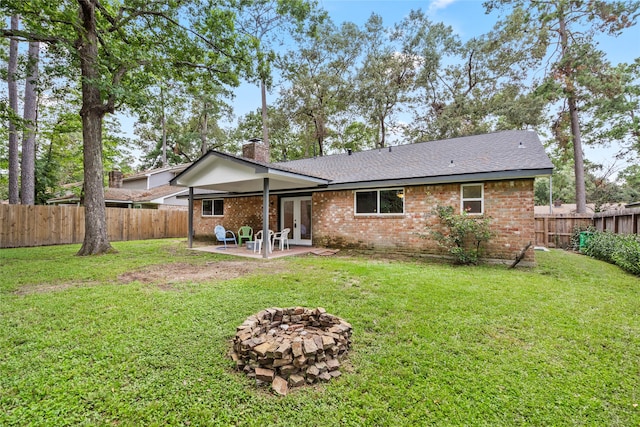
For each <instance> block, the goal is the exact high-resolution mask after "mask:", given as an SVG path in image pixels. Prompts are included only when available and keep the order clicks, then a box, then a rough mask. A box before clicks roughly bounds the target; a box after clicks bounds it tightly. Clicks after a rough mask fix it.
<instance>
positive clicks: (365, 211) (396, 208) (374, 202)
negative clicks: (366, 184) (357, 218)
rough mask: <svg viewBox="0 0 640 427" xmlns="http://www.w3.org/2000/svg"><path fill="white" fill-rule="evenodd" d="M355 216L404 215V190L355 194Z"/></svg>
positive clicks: (371, 191)
mask: <svg viewBox="0 0 640 427" xmlns="http://www.w3.org/2000/svg"><path fill="white" fill-rule="evenodd" d="M355 212H356V215H398V214H403V213H404V189H403V188H389V189H384V190H365V191H356V192H355Z"/></svg>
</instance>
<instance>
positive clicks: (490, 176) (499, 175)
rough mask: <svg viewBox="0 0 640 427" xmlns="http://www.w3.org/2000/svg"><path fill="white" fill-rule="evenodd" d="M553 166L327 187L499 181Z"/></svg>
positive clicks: (531, 175) (539, 173)
mask: <svg viewBox="0 0 640 427" xmlns="http://www.w3.org/2000/svg"><path fill="white" fill-rule="evenodd" d="M552 172H553V168H543V169H525V170H511V171H493V172H476V173H466V174H458V175H439V176H425V177H418V178H399V179H387V180H378V181H357V182H341V183H333V184H329V185H328V187H327V189H329V190H340V189H354V188H371V187H387V186H402V185H423V184H430V185H433V184H453V183H464V182H474V181H501V180H509V179H525V178H537V177H543V176H550V175H551V173H552Z"/></svg>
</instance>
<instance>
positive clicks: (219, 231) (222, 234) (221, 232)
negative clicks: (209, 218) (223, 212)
mask: <svg viewBox="0 0 640 427" xmlns="http://www.w3.org/2000/svg"><path fill="white" fill-rule="evenodd" d="M213 231H214V232H215V233H216V239H218V242H222V243H224V248H225V249H227V242H233V243H235V245H236V246H238V240H236V235H235V233H234V232H233V231H231V230H225V229H224V227H223V226H221V225H216V228H214V229H213ZM229 234H230V235H231V237H229V236H228V235H229Z"/></svg>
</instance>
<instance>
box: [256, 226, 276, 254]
mask: <svg viewBox="0 0 640 427" xmlns="http://www.w3.org/2000/svg"><path fill="white" fill-rule="evenodd" d="M254 237H255V244H254V245H253V252H258V253H260V251H261V250H262V241H263V240H264V239H263V238H262V230H260V231H258V232H257V233H256V235H255V236H254ZM272 237H273V231H271V230H269V237H268V238H267V244H268V245H269V246H267V248H268V249H269V252H273V247H272V246H271V238H272Z"/></svg>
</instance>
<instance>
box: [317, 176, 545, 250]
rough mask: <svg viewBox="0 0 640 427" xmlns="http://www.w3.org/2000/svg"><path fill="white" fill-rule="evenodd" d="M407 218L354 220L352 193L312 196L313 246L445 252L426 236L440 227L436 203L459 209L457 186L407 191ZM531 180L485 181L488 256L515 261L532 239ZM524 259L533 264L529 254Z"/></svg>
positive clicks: (327, 193) (532, 203)
mask: <svg viewBox="0 0 640 427" xmlns="http://www.w3.org/2000/svg"><path fill="white" fill-rule="evenodd" d="M404 191H405V214H404V215H390V216H383V217H382V216H375V215H371V216H361V215H359V216H355V215H354V192H353V191H351V190H349V191H328V192H318V193H315V194H314V195H313V243H314V245H317V246H329V247H333V246H335V247H344V248H366V249H373V248H375V249H381V250H394V251H409V252H426V253H432V254H444V253H445V251H444V250H443V249H442V248H440V247H439V246H438V245H437V243H436V242H435V241H434V240H433V239H432V238H431V237H430V234H429V233H430V231H432V230H438V229H440V223H439V220H438V219H437V217H436V216H435V215H433V213H432V211H433V209H434V208H435V207H436V206H437V205H446V206H453V207H454V209H455V211H456V212H459V210H460V184H443V185H428V186H427V185H424V186H415V187H405V189H404ZM533 200H534V199H533V180H532V179H523V180H511V181H496V182H486V183H485V185H484V203H485V208H484V209H485V215H487V216H490V217H491V218H492V220H491V230H492V231H494V233H495V237H493V238H492V239H491V240H490V241H489V242H488V243H487V244H486V245H485V247H486V253H485V256H486V257H487V258H497V259H513V258H515V255H516V254H517V253H518V252H519V251H520V250H521V249H522V248H524V247H525V246H526V245H527V243H528V242H529V241H534V240H535V224H534V217H533V206H534V202H533ZM525 260H528V261H533V250H532V249H530V250H529V251H528V252H527V257H526V258H525Z"/></svg>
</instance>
